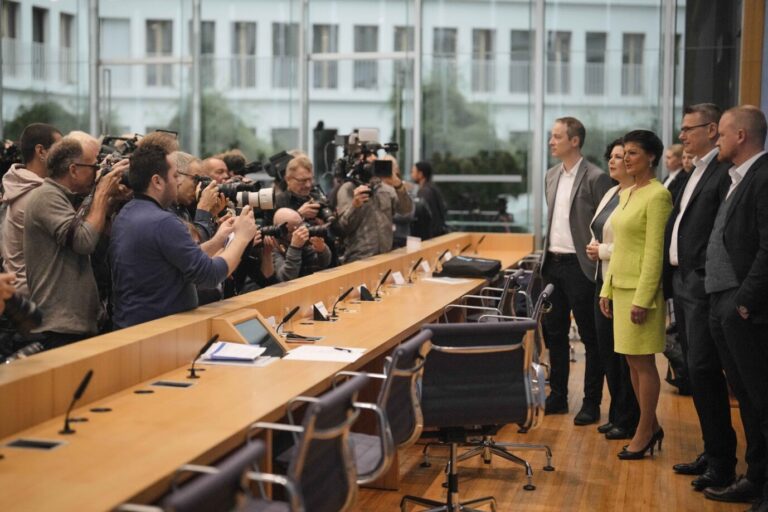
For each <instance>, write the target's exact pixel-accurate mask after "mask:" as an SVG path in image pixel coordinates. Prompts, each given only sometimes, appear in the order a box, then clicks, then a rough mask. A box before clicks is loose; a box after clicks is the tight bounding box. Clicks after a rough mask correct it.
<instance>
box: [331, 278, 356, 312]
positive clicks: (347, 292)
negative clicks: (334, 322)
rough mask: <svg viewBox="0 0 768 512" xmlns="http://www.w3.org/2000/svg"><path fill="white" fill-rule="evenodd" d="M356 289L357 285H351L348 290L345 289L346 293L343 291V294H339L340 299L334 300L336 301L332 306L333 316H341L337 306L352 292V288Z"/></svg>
mask: <svg viewBox="0 0 768 512" xmlns="http://www.w3.org/2000/svg"><path fill="white" fill-rule="evenodd" d="M354 289H355V287H354V286H351V287H350V288H349V290H347V291H345V292H344V293H342V294H341V295H339V298H338V299H336V302H334V303H333V307H332V308H331V318H338V317H339V316H338V315H337V314H336V306H337V305H338V304H339V302H341V301H343V300H344V299H346V298H347V295H349V294H350V293H352V290H354Z"/></svg>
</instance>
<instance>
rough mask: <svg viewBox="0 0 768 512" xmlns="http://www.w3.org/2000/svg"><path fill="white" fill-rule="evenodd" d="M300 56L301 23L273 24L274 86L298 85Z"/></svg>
mask: <svg viewBox="0 0 768 512" xmlns="http://www.w3.org/2000/svg"><path fill="white" fill-rule="evenodd" d="M298 57H299V24H298V23H273V24H272V86H273V87H296V85H297V83H298V69H297V67H296V66H297V62H298Z"/></svg>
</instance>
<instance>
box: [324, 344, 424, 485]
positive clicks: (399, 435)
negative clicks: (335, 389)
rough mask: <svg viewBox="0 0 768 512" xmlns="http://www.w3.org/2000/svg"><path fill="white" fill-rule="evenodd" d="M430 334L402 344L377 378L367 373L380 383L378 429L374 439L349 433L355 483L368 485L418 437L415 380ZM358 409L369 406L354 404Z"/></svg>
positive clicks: (419, 416) (347, 374)
mask: <svg viewBox="0 0 768 512" xmlns="http://www.w3.org/2000/svg"><path fill="white" fill-rule="evenodd" d="M431 337H432V333H431V331H422V332H420V333H419V334H417V335H416V336H414V337H412V338H411V339H410V340H408V341H405V342H403V343H402V344H401V345H399V346H398V347H396V348H395V349H394V350H393V351H392V355H391V356H388V357H387V358H386V362H385V364H384V370H383V372H382V373H380V374H375V373H368V374H366V375H368V377H371V378H375V379H380V380H381V381H382V384H381V389H380V390H379V395H378V398H377V400H376V406H377V407H375V408H372V409H373V410H374V411H376V412H377V415H378V419H379V425H378V431H379V432H378V435H372V434H363V433H359V432H352V433H350V441H351V443H352V446H353V449H354V454H355V463H356V465H357V475H358V476H357V483H358V484H360V485H364V484H368V483H371V482H373V481H375V480H377V479H378V478H380V477H381V476H382V475H383V474H384V473H386V472H387V470H389V467H390V465H391V464H392V461H393V459H394V456H395V451H396V450H397V449H398V448H405V447H407V446H410V445H411V444H413V443H415V442H416V440H418V439H419V436H420V435H421V431H422V427H423V424H424V419H423V416H422V414H421V400H420V398H419V390H418V380H419V379H420V377H421V371H422V368H423V367H424V356H425V355H426V351H425V350H426V349H425V348H424V347H425V345H427V342H428V341H429V340H430V339H431ZM355 375H359V374H358V373H357V372H339V373H338V374H337V377H338V378H344V377H350V376H355ZM356 405H357V406H358V407H360V408H371V407H366V405H369V404H359V403H357V404H356Z"/></svg>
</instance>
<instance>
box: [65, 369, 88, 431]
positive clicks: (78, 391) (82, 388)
mask: <svg viewBox="0 0 768 512" xmlns="http://www.w3.org/2000/svg"><path fill="white" fill-rule="evenodd" d="M91 377H93V370H88V371H87V372H86V374H85V376H84V377H83V380H81V381H80V385H79V386H77V389H76V390H75V394H74V395H73V396H72V402H70V404H69V408H68V409H67V414H66V415H65V416H64V428H63V429H61V430H59V434H64V435H69V434H74V433H75V429H73V428H71V427H70V426H69V422H70V419H69V414H70V413H71V412H72V408H73V407H74V406H75V403H76V402H77V401H78V400H80V398H81V397H82V396H83V393H85V390H86V388H88V383H89V382H91Z"/></svg>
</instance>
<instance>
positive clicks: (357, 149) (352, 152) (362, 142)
mask: <svg viewBox="0 0 768 512" xmlns="http://www.w3.org/2000/svg"><path fill="white" fill-rule="evenodd" d="M377 138H378V132H377V131H376V130H358V131H356V132H354V133H351V134H350V135H337V136H336V138H335V139H334V145H335V146H336V147H341V148H343V153H344V156H343V158H341V159H339V160H337V161H336V162H335V163H334V174H335V175H336V176H337V177H338V178H340V179H342V180H344V181H351V182H353V183H355V184H356V185H368V184H369V183H370V181H371V178H373V177H374V176H375V177H379V178H386V177H389V176H392V162H391V161H389V160H374V161H373V162H368V161H367V160H368V157H370V156H371V155H376V153H377V152H378V151H380V150H382V149H383V150H384V151H385V152H386V153H387V154H390V155H394V154H397V151H398V150H399V149H400V147H399V145H398V144H397V143H396V142H389V143H387V144H380V143H379V142H377V141H376V140H375V139H377Z"/></svg>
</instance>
